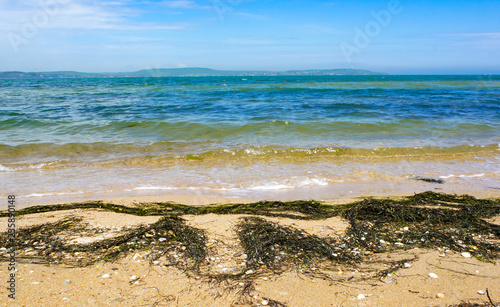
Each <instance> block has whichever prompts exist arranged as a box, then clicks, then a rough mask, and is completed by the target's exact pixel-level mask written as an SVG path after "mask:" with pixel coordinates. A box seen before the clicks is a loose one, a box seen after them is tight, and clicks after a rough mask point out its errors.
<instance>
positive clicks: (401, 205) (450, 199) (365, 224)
mask: <svg viewBox="0 0 500 307" xmlns="http://www.w3.org/2000/svg"><path fill="white" fill-rule="evenodd" d="M74 209H98V210H105V211H112V212H118V213H126V214H133V215H138V216H146V215H156V216H163V217H162V218H161V219H160V220H159V221H158V222H156V223H153V224H150V225H146V226H138V227H133V228H129V229H127V230H125V231H124V232H122V233H119V234H118V235H116V236H114V237H111V238H106V239H101V240H100V241H95V242H92V243H87V244H71V242H68V241H67V240H68V239H67V237H68V236H71V235H78V234H79V233H81V232H87V233H88V232H92V231H94V232H99V231H100V230H98V229H89V228H88V225H86V224H84V223H82V221H81V220H79V219H77V218H70V219H65V220H61V221H58V222H55V223H46V224H43V225H37V226H32V227H27V228H22V229H19V230H18V232H17V239H16V246H15V249H16V251H17V253H18V255H19V257H18V258H19V259H20V260H24V261H31V262H36V263H61V264H62V263H65V264H70V265H74V266H85V265H90V264H93V263H95V262H96V261H102V260H114V259H116V258H117V257H119V256H120V255H126V254H127V253H129V252H132V251H135V250H147V251H148V252H149V256H148V257H149V259H150V261H154V260H156V259H159V258H160V257H166V258H167V259H168V260H169V261H170V263H171V264H173V265H175V266H177V267H179V268H182V269H187V268H195V269H197V268H199V266H200V265H201V264H204V263H205V262H206V258H207V257H206V255H207V239H206V235H205V234H204V232H203V231H202V230H200V229H197V228H194V227H190V226H187V225H186V224H185V220H184V219H183V218H182V217H181V216H183V215H202V214H209V213H212V214H246V215H251V217H246V218H243V219H242V220H241V222H240V223H238V224H237V225H236V233H237V239H238V240H239V243H240V245H241V246H242V247H243V249H244V252H245V253H246V254H247V259H246V266H247V267H248V268H257V267H265V268H267V269H269V270H272V271H274V272H281V271H283V270H285V269H287V268H290V267H291V266H313V265H318V264H320V263H322V264H325V263H326V264H327V265H332V264H333V265H335V264H337V263H344V264H355V263H356V262H357V261H358V260H361V259H364V257H365V255H371V254H373V253H381V252H387V251H390V250H393V249H409V248H414V247H423V248H444V249H445V250H454V251H458V252H468V253H470V254H471V255H474V256H475V257H477V258H478V259H481V260H485V261H488V260H491V259H496V258H499V255H500V245H499V241H498V240H499V238H500V225H495V224H492V223H488V222H487V221H486V220H485V219H486V218H491V217H494V216H497V215H499V214H500V200H498V199H497V200H488V199H476V198H474V197H471V196H456V195H446V194H439V193H434V192H425V193H420V194H416V195H414V196H411V197H405V198H402V199H399V200H393V199H365V200H362V201H359V202H355V203H351V204H346V205H326V204H322V203H320V202H317V201H295V202H279V201H274V202H273V201H267V202H257V203H252V204H230V205H209V206H186V205H178V204H171V203H149V204H137V205H135V206H131V207H127V206H120V205H114V204H107V203H103V202H91V203H77V204H66V205H55V206H35V207H30V208H26V209H22V210H19V211H18V212H17V215H26V214H33V213H40V212H49V211H60V210H74ZM6 215H7V212H0V217H2V216H6ZM333 216H341V217H343V218H345V219H346V220H347V221H348V222H349V224H350V226H349V227H348V229H347V231H346V233H345V235H343V236H340V237H336V238H333V237H332V238H319V237H317V236H314V235H311V234H308V233H306V232H305V231H303V230H301V229H296V228H292V227H285V226H282V225H279V224H276V223H272V222H269V221H267V220H266V219H264V218H262V217H286V218H291V219H300V220H322V219H326V218H329V217H333ZM65 236H66V239H65V238H64V237H65ZM7 246H8V242H7V233H1V234H0V261H7V257H6V255H2V252H1V248H4V250H5V248H6V247H7ZM4 254H5V253H4ZM174 256H175V257H174ZM237 274H239V273H237ZM237 274H234V275H237Z"/></svg>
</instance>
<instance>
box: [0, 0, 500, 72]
mask: <svg viewBox="0 0 500 307" xmlns="http://www.w3.org/2000/svg"><path fill="white" fill-rule="evenodd" d="M498 12H500V1H498V0H495V1H483V0H478V1H461V0H454V1H448V0H444V1H430V0H421V1H417V0H413V1H410V0H400V1H398V0H385V1H361V0H350V1H334V0H330V1H328V0H325V1H315V0H289V1H281V0H206V1H201V0H170V1H168V0H101V1H97V0H96V1H94V0H0V59H1V61H0V71H11V70H16V71H30V72H38V71H61V70H75V71H81V72H128V71H136V70H141V69H156V68H173V67H207V68H213V69H222V70H273V71H283V70H296V69H334V68H358V69H368V70H372V71H378V72H386V73H390V74H500V18H499V13H498Z"/></svg>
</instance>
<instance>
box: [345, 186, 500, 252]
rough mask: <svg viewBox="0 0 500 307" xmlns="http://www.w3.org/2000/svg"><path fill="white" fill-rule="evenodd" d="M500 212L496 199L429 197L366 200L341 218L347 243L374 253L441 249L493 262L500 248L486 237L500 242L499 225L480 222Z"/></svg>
mask: <svg viewBox="0 0 500 307" xmlns="http://www.w3.org/2000/svg"><path fill="white" fill-rule="evenodd" d="M444 202H447V203H444ZM448 202H453V203H448ZM433 206H435V207H433ZM498 213H500V204H499V202H498V200H497V201H491V200H490V201H488V200H482V201H479V200H477V199H475V198H473V197H470V196H462V197H453V196H451V195H444V194H438V193H433V192H425V193H422V194H417V195H415V196H413V197H408V198H405V199H403V200H399V201H395V200H389V199H386V200H376V199H365V200H364V201H361V202H358V203H356V204H354V205H353V206H352V207H351V208H349V209H348V210H345V211H344V212H343V213H342V216H343V217H344V218H346V219H347V220H349V223H350V227H349V229H348V231H347V235H348V236H350V238H349V239H350V240H354V241H355V242H356V243H358V244H359V245H360V246H361V247H362V248H365V249H367V250H371V251H374V252H382V251H386V250H390V249H391V248H393V247H394V246H400V247H403V248H408V247H416V246H418V247H425V248H436V247H441V248H447V249H450V250H455V251H459V252H465V251H467V252H471V253H472V254H474V255H476V257H479V258H481V259H494V258H498V253H499V252H500V247H499V245H498V244H495V243H494V242H490V240H488V238H498V237H499V236H500V226H499V225H495V224H491V223H488V222H486V221H485V220H483V219H482V218H484V217H491V216H494V215H496V214H498Z"/></svg>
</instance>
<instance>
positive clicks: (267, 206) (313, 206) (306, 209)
mask: <svg viewBox="0 0 500 307" xmlns="http://www.w3.org/2000/svg"><path fill="white" fill-rule="evenodd" d="M342 208H343V207H342V206H338V207H336V208H332V207H331V206H327V205H323V204H321V203H320V202H317V201H314V200H308V201H290V202H281V201H260V202H256V203H249V204H227V205H207V206H189V205H181V204H172V203H147V204H138V205H136V206H135V207H129V206H122V205H115V204H109V203H104V202H102V201H94V202H86V203H73V204H58V205H45V206H33V207H28V208H24V209H20V210H18V211H17V212H16V215H18V216H22V215H26V214H34V213H42V212H51V211H62V210H75V209H102V210H105V211H111V212H116V213H124V214H131V215H137V216H166V215H204V214H210V213H212V214H254V215H262V216H270V217H288V218H295V219H323V218H326V217H331V216H335V215H338V214H339V210H341V209H342ZM6 216H8V212H7V211H3V212H0V217H6Z"/></svg>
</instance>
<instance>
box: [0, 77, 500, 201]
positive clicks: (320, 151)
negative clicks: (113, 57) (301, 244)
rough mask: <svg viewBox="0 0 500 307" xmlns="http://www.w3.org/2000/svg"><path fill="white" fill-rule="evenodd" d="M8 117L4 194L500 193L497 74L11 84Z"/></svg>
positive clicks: (4, 104) (4, 91) (5, 86)
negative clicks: (428, 183) (456, 189)
mask: <svg viewBox="0 0 500 307" xmlns="http://www.w3.org/2000/svg"><path fill="white" fill-rule="evenodd" d="M0 106H1V109H0V110H1V111H0V133H1V138H0V181H1V182H2V187H3V189H2V190H1V191H0V195H2V196H5V195H8V194H16V195H17V196H18V197H21V198H22V197H25V198H30V199H33V198H43V197H46V196H57V195H87V196H89V195H90V196H92V195H94V194H95V195H101V194H127V193H132V194H133V193H136V194H140V193H151V192H156V193H183V194H186V193H203V194H205V195H212V194H217V195H219V194H221V193H222V194H224V195H228V196H245V197H257V198H262V197H267V198H272V197H280V195H282V194H280V193H282V192H283V191H287V193H288V194H287V195H294V196H293V197H296V196H295V195H296V194H297V193H298V192H297V191H301V193H299V195H298V196H297V197H299V196H301V195H305V196H307V197H314V196H315V195H325V197H336V196H339V195H340V194H343V193H347V192H346V190H349V187H354V186H355V185H357V186H359V185H368V186H371V185H372V184H376V186H377V188H378V189H379V188H381V187H382V188H384V187H385V186H387V187H389V190H398V189H401V187H399V186H400V185H405V184H406V185H408V186H411V184H410V183H412V184H413V182H414V180H411V178H413V177H415V176H424V177H432V178H443V179H445V180H446V184H457V185H460V186H463V187H464V188H467V187H474V188H475V189H491V188H499V187H500V186H499V184H498V178H499V174H500V169H499V155H498V150H499V143H500V133H499V131H500V77H499V76H310V77H309V76H304V77H289V76H287V77H244V78H242V77H200V78H197V77H189V78H102V79H45V80H34V79H33V80H0ZM395 183H397V184H395ZM293 191H295V192H293ZM294 193H295V194H294ZM299 198H300V197H299Z"/></svg>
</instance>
